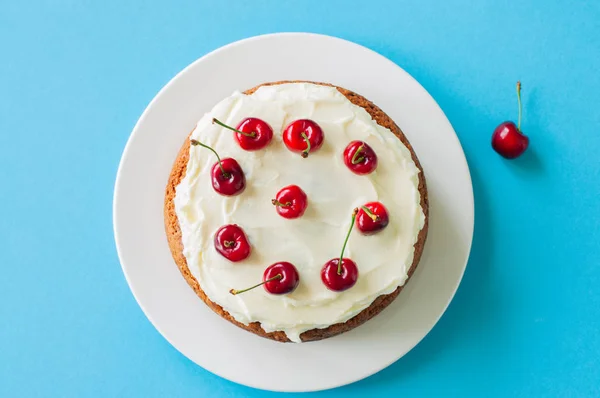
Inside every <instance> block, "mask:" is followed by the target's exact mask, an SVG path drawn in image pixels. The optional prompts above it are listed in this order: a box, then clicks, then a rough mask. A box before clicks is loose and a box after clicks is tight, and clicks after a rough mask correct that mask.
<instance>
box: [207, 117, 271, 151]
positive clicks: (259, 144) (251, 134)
mask: <svg viewBox="0 0 600 398" xmlns="http://www.w3.org/2000/svg"><path fill="white" fill-rule="evenodd" d="M213 123H216V124H218V125H219V126H221V127H225V128H226V129H229V130H231V131H234V132H235V138H236V140H237V142H238V144H240V147H242V149H245V150H247V151H256V150H258V149H262V148H264V147H266V146H267V145H269V142H271V139H272V138H273V129H272V128H271V126H269V124H268V123H267V122H265V121H264V120H261V119H257V118H255V117H248V118H246V119H244V120H242V121H241V122H240V124H238V126H237V128H233V127H231V126H228V125H226V124H224V123H223V122H221V121H220V120H218V119H213Z"/></svg>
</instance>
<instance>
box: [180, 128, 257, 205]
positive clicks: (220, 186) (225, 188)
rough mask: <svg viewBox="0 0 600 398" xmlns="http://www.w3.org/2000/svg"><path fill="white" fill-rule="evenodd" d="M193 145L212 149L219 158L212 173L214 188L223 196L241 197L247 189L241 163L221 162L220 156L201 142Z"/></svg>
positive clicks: (232, 161)
mask: <svg viewBox="0 0 600 398" xmlns="http://www.w3.org/2000/svg"><path fill="white" fill-rule="evenodd" d="M190 143H191V144H192V145H200V146H201V147H203V148H207V149H210V150H211V151H212V152H213V153H214V154H215V155H216V156H217V163H215V164H214V165H213V167H212V169H211V171H210V175H211V180H212V186H213V188H214V189H215V191H217V193H220V194H221V195H225V196H234V195H239V194H240V193H242V191H244V189H245V188H246V176H245V175H244V171H243V170H242V168H241V167H240V165H239V163H238V162H237V161H236V160H235V159H232V158H225V159H223V160H221V158H220V157H219V154H218V153H217V152H216V151H215V150H214V149H212V148H211V147H209V146H208V145H204V144H203V143H201V142H200V141H196V140H194V139H192V140H190Z"/></svg>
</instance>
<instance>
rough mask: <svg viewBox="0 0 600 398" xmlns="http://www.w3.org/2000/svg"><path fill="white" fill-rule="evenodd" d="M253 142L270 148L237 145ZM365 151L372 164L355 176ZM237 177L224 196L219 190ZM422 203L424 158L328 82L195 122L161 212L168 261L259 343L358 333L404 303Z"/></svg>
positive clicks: (219, 107)
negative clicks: (401, 299)
mask: <svg viewBox="0 0 600 398" xmlns="http://www.w3.org/2000/svg"><path fill="white" fill-rule="evenodd" d="M248 118H252V120H253V121H256V120H258V121H259V122H263V124H258V125H257V124H253V125H251V126H250V127H248V125H249V124H248V123H250V124H252V123H251V121H248V120H250V119H248ZM215 119H216V120H215ZM301 121H302V123H304V124H301V125H300V127H299V129H303V130H304V132H302V133H299V132H298V131H296V132H295V133H294V132H293V131H292V130H293V129H294V126H295V125H298V123H299V122H301ZM244 123H246V125H244ZM306 123H309V124H306ZM310 123H313V124H310ZM236 126H237V127H236ZM269 128H270V129H271V131H270V132H269V131H268V130H269ZM236 129H237V130H236ZM244 129H245V131H246V132H245V133H244ZM261 129H262V130H261ZM231 130H236V131H237V132H236V131H231ZM319 130H320V134H321V135H320V138H321V141H320V142H319V141H318V139H317V138H319V137H318V135H317V134H316V133H319ZM314 131H316V133H314V134H313V133H312V132H314ZM241 134H244V135H241ZM269 134H271V136H270V137H269V136H268V135H269ZM289 134H296V135H295V137H296V138H298V137H299V135H298V134H301V137H302V138H301V139H300V141H298V140H296V143H295V144H296V146H298V145H304V144H305V145H306V148H295V147H294V143H291V144H290V138H289V137H292V136H291V135H289ZM307 134H308V135H310V136H307ZM311 134H312V135H311ZM245 136H246V137H252V138H244V137H245ZM315 137H316V138H315ZM267 138H268V140H267ZM253 140H254V141H256V142H258V141H259V140H263V141H264V142H266V144H265V143H264V142H263V143H262V144H261V145H264V147H260V148H248V147H247V148H244V147H243V146H244V145H245V144H248V142H249V143H250V144H252V143H253ZM302 140H304V144H303V142H302ZM298 142H300V143H299V144H298ZM311 143H312V144H313V145H312V147H311V146H310V145H309V144H311ZM257 145H258V144H257ZM352 145H354V147H352ZM204 146H207V147H209V148H206V147H204ZM302 149H304V150H302ZM213 150H214V151H215V152H216V153H217V154H218V155H220V158H219V159H220V160H219V161H217V157H216V156H215V154H214V153H212V151H213ZM367 150H369V151H371V152H372V153H374V154H376V156H374V159H373V160H374V161H375V162H374V166H373V164H371V166H370V169H368V170H367V169H364V170H360V169H357V168H356V167H354V166H361V167H363V168H365V167H366V165H367V164H368V163H369V159H370V158H369V156H367V155H368V153H367V152H368V151H367ZM348 151H350V153H349V152H348ZM301 155H302V156H301ZM306 155H308V156H306ZM304 156H306V157H304ZM226 157H228V158H231V159H225V158H226ZM225 161H227V162H229V163H227V164H225ZM230 161H233V162H234V163H235V164H233V163H231V162H230ZM223 166H225V167H226V169H224V168H223ZM236 167H237V168H236ZM230 171H231V172H230ZM238 171H239V173H241V174H240V175H237V177H236V173H237V172H238ZM219 173H221V174H219ZM219 176H223V177H228V178H229V180H227V181H225V180H224V179H223V178H221V181H220V182H219V181H215V179H219V178H220V177H219ZM236 178H237V180H236ZM233 180H235V181H234V182H233V183H231V184H230V185H228V186H226V187H225V188H227V189H230V191H227V189H226V190H225V191H223V186H220V187H219V186H218V184H219V183H224V184H229V183H230V182H231V181H233ZM215 184H217V185H215ZM290 184H293V185H290ZM290 187H296V188H297V189H296V191H294V192H291V191H289V190H287V191H286V190H285V189H283V190H282V188H286V189H287V188H290ZM218 190H220V192H218ZM290 192H291V193H290ZM302 194H304V197H303V196H302ZM280 195H283V196H280ZM285 195H288V196H285ZM289 195H292V196H289ZM293 195H295V196H293ZM280 197H281V198H286V197H287V198H288V199H285V200H283V201H278V199H279V198H280ZM289 198H294V201H293V204H292V200H291V199H289ZM302 198H304V199H303V200H304V201H302ZM296 199H298V201H296ZM274 204H275V206H274ZM377 206H380V207H377ZM428 208H429V206H428V199H427V188H426V183H425V176H424V174H423V170H422V168H421V165H420V163H419V160H418V159H417V156H416V154H415V152H414V150H413V148H412V147H411V145H410V143H409V142H408V140H407V139H406V137H405V136H404V134H403V133H402V131H401V130H400V128H398V126H397V125H396V124H395V123H394V121H393V120H392V119H391V118H390V117H389V116H388V115H386V114H385V113H384V112H383V111H382V110H381V109H380V108H378V107H377V106H376V105H375V104H373V103H372V102H370V101H368V100H367V99H365V98H364V97H362V96H361V95H359V94H356V93H354V92H352V91H349V90H346V89H344V88H341V87H337V86H333V85H331V84H327V83H313V82H305V81H282V82H273V83H265V84H262V85H260V86H257V87H254V88H251V89H249V90H246V91H245V92H235V93H233V94H232V95H231V96H230V97H228V98H225V99H224V100H222V101H221V102H219V103H218V104H216V105H215V106H214V108H213V109H212V110H211V111H210V112H208V113H207V114H205V115H204V116H203V117H202V119H200V121H199V122H198V123H197V125H196V127H195V128H194V129H193V131H192V132H191V133H190V135H189V137H188V139H186V140H185V142H184V143H183V146H182V147H181V149H180V151H179V154H178V155H177V158H176V160H175V162H174V165H173V168H172V171H171V173H170V177H169V181H168V183H167V187H166V193H165V205H164V217H165V229H166V235H167V240H168V243H169V247H170V249H171V252H172V255H173V258H174V260H175V263H176V264H177V266H178V267H179V270H180V271H181V274H182V275H183V277H184V278H185V280H186V281H187V283H188V284H189V286H190V287H191V288H192V289H193V290H194V292H195V293H196V294H197V295H198V296H199V297H200V298H201V299H202V300H203V301H204V303H206V305H208V306H209V307H210V308H211V309H212V310H213V311H214V312H216V313H217V314H219V315H220V316H221V317H223V318H225V319H226V320H228V321H230V322H231V323H233V324H235V325H237V326H239V327H241V328H243V329H246V330H248V331H250V332H253V333H255V334H257V335H259V336H262V337H266V338H270V339H273V340H276V341H280V342H290V341H291V342H307V341H314V340H320V339H324V338H328V337H332V336H335V335H337V334H340V333H343V332H346V331H349V330H351V329H353V328H355V327H357V326H359V325H361V324H363V323H364V322H366V321H367V320H369V319H371V318H372V317H374V316H375V315H377V314H379V313H380V312H381V311H382V310H384V309H385V307H387V306H388V305H389V304H390V303H391V302H392V301H393V300H394V299H395V298H396V297H397V296H398V294H399V293H400V291H401V290H402V288H403V287H404V286H405V285H406V283H407V281H408V280H409V278H410V277H411V275H412V274H413V272H414V271H415V268H416V267H417V264H418V263H419V259H420V257H421V254H422V251H423V247H424V245H425V240H426V237H427V229H428ZM296 210H297V211H296ZM286 212H287V213H286ZM357 212H358V213H357ZM381 212H383V213H381ZM375 213H376V214H375ZM379 215H382V216H384V215H385V217H383V218H382V217H379ZM388 216H389V219H388ZM361 217H362V218H361ZM361 220H362V221H361ZM384 220H385V223H384ZM371 221H373V222H371ZM361 222H362V223H361ZM367 224H369V225H370V230H369V225H367ZM365 225H366V227H365ZM224 228H225V229H226V228H234V229H231V230H229V232H230V235H228V236H230V238H222V236H221V235H220V234H221V232H223V231H224ZM235 228H237V229H235ZM353 228H354V230H353ZM232 232H236V235H235V237H234V235H232V234H231V233H232ZM224 239H225V240H224ZM227 239H229V240H227ZM345 241H347V245H346V243H345ZM223 244H224V245H223ZM342 244H343V246H344V248H345V251H344V249H342V255H340V249H341V248H342ZM234 249H235V250H236V251H235V253H234V254H235V256H233V257H231V254H232V253H233V251H232V250H234ZM227 256H229V257H230V258H227ZM236 256H237V257H236ZM340 260H342V261H340ZM270 264H273V265H272V266H270V267H269V265H270ZM282 264H283V265H282ZM286 264H289V266H291V268H287V271H290V270H291V272H292V273H290V274H289V275H288V274H286V273H284V272H283V271H285V272H287V271H286V269H284V268H281V267H288V265H286ZM273 267H274V268H273ZM277 267H279V268H277ZM328 267H329V268H328ZM352 267H354V268H352ZM352 269H354V274H352V273H351V272H350V271H352ZM278 270H283V271H282V272H279V271H278ZM332 270H333V271H332ZM336 270H337V273H336ZM342 271H343V272H342ZM346 271H348V272H346ZM269 272H271V273H270V274H269ZM278 272H279V273H278ZM328 272H329V274H327V273H328ZM326 274H327V275H329V276H327V275H326ZM273 275H274V276H273ZM288 276H289V277H288ZM329 277H330V278H333V279H335V280H334V281H333V284H332V282H331V279H327V278H329ZM290 278H292V279H290ZM293 278H296V279H295V280H293ZM344 278H345V279H344ZM261 281H262V283H261ZM265 281H266V283H265ZM336 281H337V282H336ZM286 283H287V285H285V284H286ZM335 283H342V285H338V287H336V285H335ZM260 284H263V286H262V287H261V286H260ZM254 285H258V287H256V288H254V289H251V290H248V291H246V290H247V289H246V288H249V287H252V286H254ZM277 289H280V290H277ZM282 289H283V290H282ZM236 293H237V294H236Z"/></svg>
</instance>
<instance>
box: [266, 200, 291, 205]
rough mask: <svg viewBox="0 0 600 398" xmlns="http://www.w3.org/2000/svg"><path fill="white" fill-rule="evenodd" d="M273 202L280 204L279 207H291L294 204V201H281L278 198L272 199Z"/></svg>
mask: <svg viewBox="0 0 600 398" xmlns="http://www.w3.org/2000/svg"><path fill="white" fill-rule="evenodd" d="M271 203H273V205H275V206H279V207H290V206H291V205H292V202H285V203H281V202H280V201H278V200H277V199H273V200H271Z"/></svg>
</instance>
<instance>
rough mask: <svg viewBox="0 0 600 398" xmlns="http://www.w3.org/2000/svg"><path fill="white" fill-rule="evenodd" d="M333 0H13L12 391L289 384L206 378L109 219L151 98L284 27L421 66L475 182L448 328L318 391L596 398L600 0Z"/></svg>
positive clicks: (7, 124)
mask: <svg viewBox="0 0 600 398" xmlns="http://www.w3.org/2000/svg"><path fill="white" fill-rule="evenodd" d="M225 3H228V4H225ZM324 3H325V2H324V1H308V2H305V3H303V4H302V5H300V4H296V5H293V4H291V2H289V3H288V2H284V1H272V2H267V1H252V2H247V1H239V2H238V1H231V2H219V1H210V2H205V3H204V5H202V4H199V2H198V1H185V2H166V1H165V2H162V3H160V2H138V3H137V4H134V3H133V2H124V1H97V2H90V1H73V0H71V1H66V0H63V1H32V2H17V1H12V2H3V3H2V5H1V6H0V54H2V57H1V59H0V144H1V149H0V151H1V152H0V153H1V156H0V184H1V191H0V192H1V194H0V204H1V207H0V208H1V209H2V228H1V229H0V242H2V243H1V245H2V246H1V248H2V250H0V264H1V265H2V276H0V319H1V322H0V396H2V397H16V396H24V397H30V396H31V397H34V396H68V397H112V396H140V397H164V396H171V397H175V396H197V397H200V396H215V397H219V396H225V397H227V396H229V397H242V396H244V397H246V396H250V397H252V396H254V397H258V396H263V395H264V396H267V397H271V396H275V395H277V394H274V393H264V392H261V391H257V390H253V389H250V388H247V387H243V386H239V385H236V384H233V383H231V382H228V381H225V380H222V379H220V378H219V377H217V376H214V375H212V374H210V373H208V372H207V371H205V370H203V369H201V368H199V367H197V366H196V365H194V364H193V363H191V362H190V361H188V360H187V359H186V358H184V357H183V356H182V355H180V354H179V353H178V352H177V351H176V350H175V349H173V348H172V347H171V346H170V345H169V344H168V343H167V342H166V341H165V340H164V339H163V338H162V337H161V336H160V335H159V334H158V332H156V331H155V330H154V328H153V327H152V326H151V325H150V323H149V322H148V321H147V320H146V318H145V317H144V315H143V314H142V312H141V310H140V309H139V308H138V306H137V304H136V302H135V300H134V298H133V296H132V295H131V293H130V292H129V289H128V287H127V284H126V283H125V280H124V278H123V275H122V272H121V269H120V266H119V261H118V259H117V255H116V251H115V247H114V241H113V234H112V223H111V216H112V214H111V210H112V191H113V183H114V179H115V174H116V171H117V166H118V163H119V159H120V156H121V152H122V150H123V148H124V145H125V142H126V140H127V137H128V135H129V133H130V131H131V129H132V128H133V126H134V124H135V122H136V120H137V118H138V117H139V115H140V114H141V112H142V111H143V109H144V108H145V106H146V105H147V104H148V102H149V101H150V100H151V99H152V97H153V96H154V95H155V94H156V93H157V92H158V90H159V89H160V88H161V87H162V86H163V85H164V84H165V83H166V82H167V81H169V79H171V78H172V77H173V76H174V75H175V74H176V73H177V72H178V71H179V70H181V69H182V68H183V67H185V66H186V65H188V64H189V63H190V62H192V61H193V60H195V59H196V58H198V57H200V56H202V55H204V54H206V53H207V52H209V51H211V50H213V49H215V48H218V47H220V46H222V45H224V44H227V43H229V42H232V41H235V40H238V39H242V38H245V37H249V36H253V35H258V34H262V33H269V32H277V31H313V32H318V33H326V34H330V35H335V36H340V37H343V38H346V39H349V40H352V41H355V42H358V43H360V44H363V45H366V46H368V47H370V48H372V49H374V50H376V51H378V52H380V53H382V54H383V55H385V56H387V57H389V58H390V59H392V60H393V61H394V62H396V63H398V64H399V65H400V66H402V67H403V68H404V69H405V70H407V71H408V72H409V73H410V74H412V75H413V76H414V77H415V78H416V79H417V80H419V81H420V82H421V83H422V84H423V86H424V87H425V88H426V89H427V90H428V91H429V92H430V93H431V94H432V95H433V97H434V98H436V100H437V101H438V102H439V104H440V106H441V107H442V109H443V110H444V111H445V112H446V114H447V115H448V118H449V119H450V121H451V122H452V124H453V125H454V128H455V129H456V131H457V134H458V135H459V137H460V140H461V142H462V144H463V147H464V149H465V152H466V155H467V158H468V161H469V164H470V167H471V172H472V176H473V184H474V190H475V202H476V226H475V238H474V242H473V250H472V255H471V259H470V261H469V266H468V268H467V272H466V274H465V277H464V280H463V283H462V285H461V287H460V289H459V291H458V293H457V295H456V298H455V300H454V301H453V302H452V304H451V305H450V307H449V309H448V311H447V312H446V314H445V315H444V316H443V318H442V319H441V321H440V322H439V323H438V325H437V326H436V327H435V328H434V330H433V331H432V332H431V333H430V334H429V335H428V336H427V337H426V338H425V339H424V340H423V342H422V343H421V344H419V345H418V346H417V347H416V348H415V349H414V350H413V351H412V352H410V353H409V354H408V355H406V356H405V357H404V358H403V359H401V360H400V361H398V362H397V363H395V364H394V365H392V366H391V367H389V368H388V369H386V370H384V371H382V372H380V373H379V374H377V375H374V376H372V377H370V378H368V379H366V380H363V381H361V382H358V383H356V384H353V385H350V386H346V387H343V388H340V389H336V390H331V391H326V392H322V393H316V394H315V396H318V397H334V396H344V397H362V396H365V394H367V393H369V394H373V395H381V396H384V395H385V396H402V397H411V396H418V397H423V396H449V397H452V396H456V397H469V396H473V397H481V396H488V397H492V396H498V397H509V396H510V397H554V396H561V397H564V396H569V397H591V396H600V359H599V358H600V340H599V339H600V337H599V336H600V232H599V230H600V200H599V199H598V196H599V195H600V155H599V153H600V131H599V126H600V110H599V108H598V107H599V106H600V73H599V71H598V67H599V66H600V22H599V21H600V2H597V1H587V2H585V1H580V2H565V1H558V0H552V1H551V0H547V1H541V0H540V1H534V0H522V1H514V2H512V3H511V2H508V1H498V0H486V1H473V0H468V1H467V0H464V1H432V0H431V1H415V2H408V1H397V2H394V1H388V2H380V1H373V0H371V1H358V2H356V3H354V4H353V5H349V4H348V3H347V2H345V1H329V2H326V4H324ZM567 3H570V4H567ZM315 62H318V60H315ZM517 79H521V80H522V81H523V100H524V106H525V108H524V119H523V128H524V130H525V132H526V133H527V134H529V135H530V138H531V150H530V151H529V152H527V154H526V155H525V156H523V157H522V158H520V159H518V160H516V161H506V160H504V159H502V158H500V157H499V156H497V155H496V154H495V153H494V152H493V151H492V150H491V148H490V135H491V132H492V130H493V129H494V127H495V125H496V124H498V123H499V122H501V121H503V120H505V119H509V118H515V117H516V99H515V96H514V84H515V81H516V80H517ZM322 377H327V375H323V376H322Z"/></svg>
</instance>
